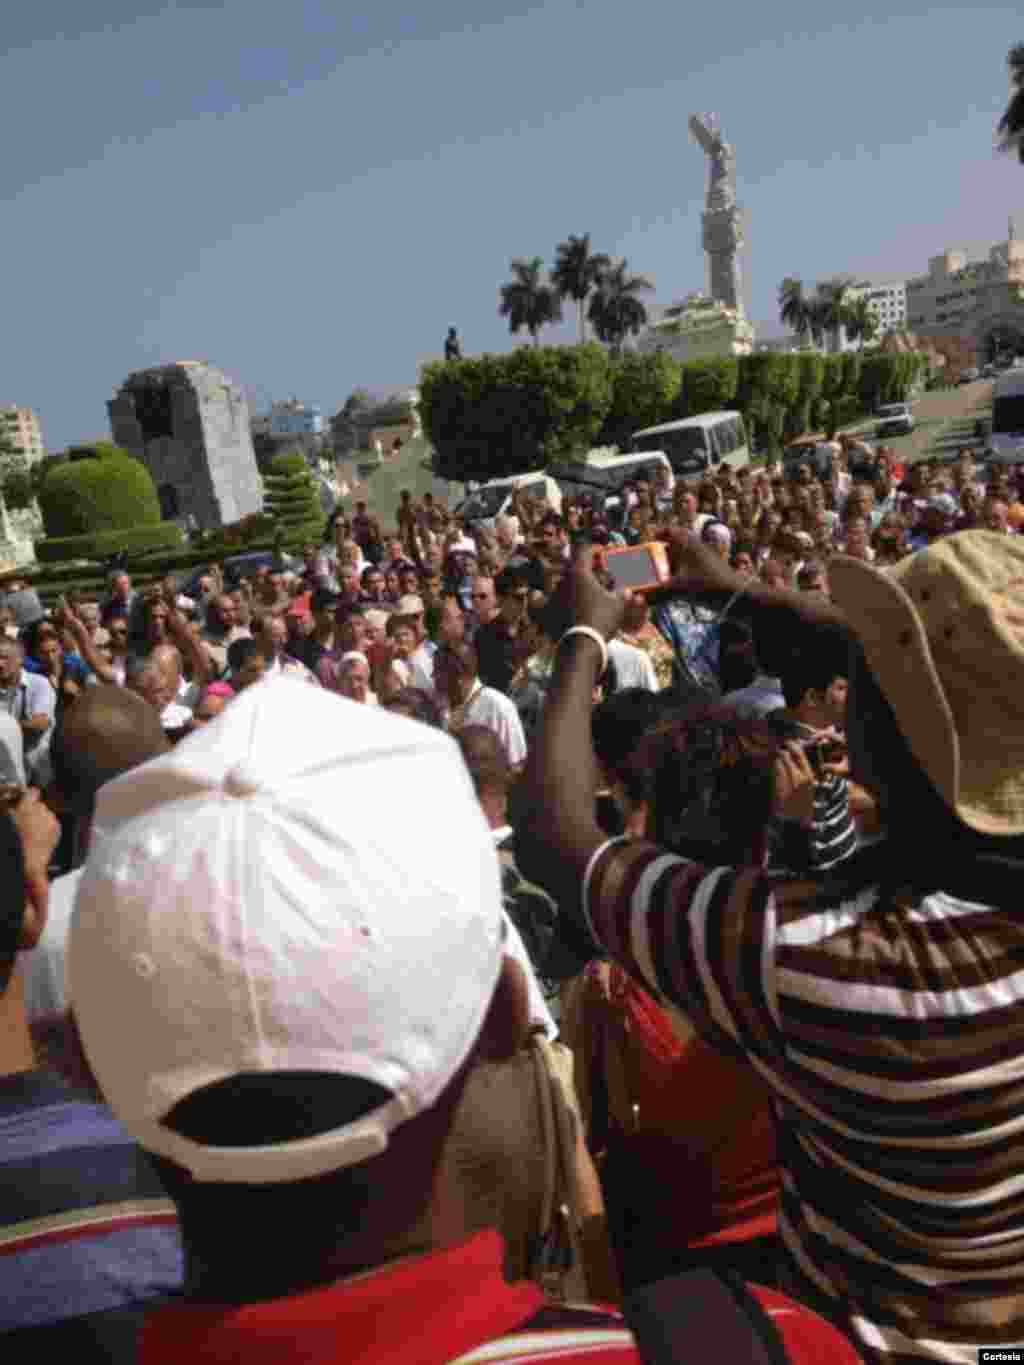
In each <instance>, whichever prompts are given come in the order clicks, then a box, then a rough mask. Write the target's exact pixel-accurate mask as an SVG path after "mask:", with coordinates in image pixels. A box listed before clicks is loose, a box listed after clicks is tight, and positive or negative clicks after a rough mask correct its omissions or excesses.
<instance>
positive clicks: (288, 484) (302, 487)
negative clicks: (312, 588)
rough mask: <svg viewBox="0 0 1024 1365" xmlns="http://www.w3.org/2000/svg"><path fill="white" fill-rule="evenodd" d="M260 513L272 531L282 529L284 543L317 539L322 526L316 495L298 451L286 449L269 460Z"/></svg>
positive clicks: (305, 462)
mask: <svg viewBox="0 0 1024 1365" xmlns="http://www.w3.org/2000/svg"><path fill="white" fill-rule="evenodd" d="M263 512H264V515H265V516H267V517H270V518H271V520H272V521H273V523H274V526H275V529H277V528H283V530H284V534H285V538H286V539H287V540H288V541H291V542H294V541H297V540H319V538H320V535H321V533H322V531H323V525H324V517H323V513H322V511H321V508H320V494H319V492H318V490H317V486H316V483H315V481H314V479H313V473H312V471H311V469H310V467H309V464H308V462H307V460H306V457H305V455H304V454H303V452H302V451H301V450H286V451H284V452H283V453H282V454H280V455H275V456H274V458H273V459H272V460H271V462H270V468H269V470H268V471H267V473H266V474H264V476H263Z"/></svg>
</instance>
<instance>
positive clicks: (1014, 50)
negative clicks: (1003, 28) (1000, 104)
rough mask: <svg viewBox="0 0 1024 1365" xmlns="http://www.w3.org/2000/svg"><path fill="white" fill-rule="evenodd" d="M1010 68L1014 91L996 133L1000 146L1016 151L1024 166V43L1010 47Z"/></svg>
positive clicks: (1008, 62)
mask: <svg viewBox="0 0 1024 1365" xmlns="http://www.w3.org/2000/svg"><path fill="white" fill-rule="evenodd" d="M1006 62H1007V65H1008V66H1009V68H1010V84H1011V85H1012V86H1013V87H1014V93H1013V94H1012V95H1011V96H1010V103H1009V104H1008V105H1007V106H1006V113H1005V114H1004V115H1003V117H1002V118H1001V119H1000V120H999V127H998V128H997V129H996V134H997V137H998V139H999V144H998V145H999V147H1000V149H1001V150H1002V151H1004V152H1013V151H1016V153H1017V156H1018V157H1019V159H1020V162H1021V165H1022V166H1024V43H1017V44H1016V46H1015V47H1011V48H1010V54H1009V56H1008V57H1007V59H1006Z"/></svg>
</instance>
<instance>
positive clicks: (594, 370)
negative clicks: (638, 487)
mask: <svg viewBox="0 0 1024 1365" xmlns="http://www.w3.org/2000/svg"><path fill="white" fill-rule="evenodd" d="M611 371H612V362H611V360H610V358H609V355H608V352H607V351H605V350H604V349H603V347H601V346H597V345H594V344H593V343H592V342H591V343H588V344H587V345H585V346H540V347H520V348H518V349H517V350H514V351H511V352H509V353H508V354H507V355H482V356H476V357H474V358H473V359H472V360H458V361H449V362H448V363H447V364H442V363H441V362H436V363H434V364H430V365H426V366H424V368H423V371H422V374H421V377H420V415H421V418H422V421H423V428H424V431H425V432H426V434H427V437H428V439H429V440H430V443H431V445H432V446H433V447H434V451H435V458H434V466H435V470H436V472H437V474H438V477H439V478H444V479H457V480H461V481H463V482H464V481H466V480H468V479H496V478H501V477H503V476H504V475H508V474H523V473H528V472H529V471H531V470H534V469H542V468H544V466H545V465H547V464H549V463H550V462H551V461H552V460H559V459H568V458H570V457H571V456H572V455H573V454H574V453H575V452H577V451H579V450H585V449H587V448H588V447H589V446H592V445H593V444H594V439H595V437H596V436H597V433H598V432H599V431H600V429H601V426H602V424H603V422H604V420H605V418H606V416H607V415H608V412H609V410H610V408H611V404H612V374H611Z"/></svg>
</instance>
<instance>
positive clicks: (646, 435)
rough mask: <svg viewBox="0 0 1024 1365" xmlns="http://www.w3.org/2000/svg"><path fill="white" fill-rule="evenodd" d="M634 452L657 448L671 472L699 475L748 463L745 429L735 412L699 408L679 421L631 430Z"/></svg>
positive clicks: (740, 418) (748, 448)
mask: <svg viewBox="0 0 1024 1365" xmlns="http://www.w3.org/2000/svg"><path fill="white" fill-rule="evenodd" d="M631 448H632V450H634V451H635V452H637V453H639V452H642V451H648V450H651V451H660V452H661V453H662V454H664V455H666V456H667V457H668V462H669V464H670V465H671V466H672V469H673V472H674V473H676V474H680V475H683V476H685V477H690V478H693V477H698V478H699V477H700V475H702V474H706V473H708V471H709V470H713V469H717V468H718V467H719V466H720V465H723V464H726V465H732V466H733V467H734V468H737V469H738V468H739V467H740V466H741V465H745V464H749V463H750V447H749V445H748V443H747V429H746V427H745V426H744V424H743V416H742V414H741V413H739V412H702V413H701V414H700V415H699V416H697V417H686V418H684V419H683V420H682V421H681V422H662V423H661V425H660V426H656V427H644V429H643V430H642V431H636V432H634V433H633V439H632V442H631Z"/></svg>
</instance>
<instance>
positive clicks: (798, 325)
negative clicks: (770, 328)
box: [779, 275, 812, 341]
mask: <svg viewBox="0 0 1024 1365" xmlns="http://www.w3.org/2000/svg"><path fill="white" fill-rule="evenodd" d="M811 308H812V299H811V297H810V296H809V295H808V294H805V293H804V282H803V280H798V279H797V278H796V276H795V275H787V276H786V278H785V279H784V280H783V281H782V283H781V284H780V285H779V321H780V322H781V323H782V325H783V326H784V327H789V328H791V329H792V330H793V331H794V332H796V334H797V336H798V337H800V339H801V341H802V340H803V339H804V338H805V337H806V335H807V333H808V332H809V331H810V330H811V327H810V322H811V318H810V310H811Z"/></svg>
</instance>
